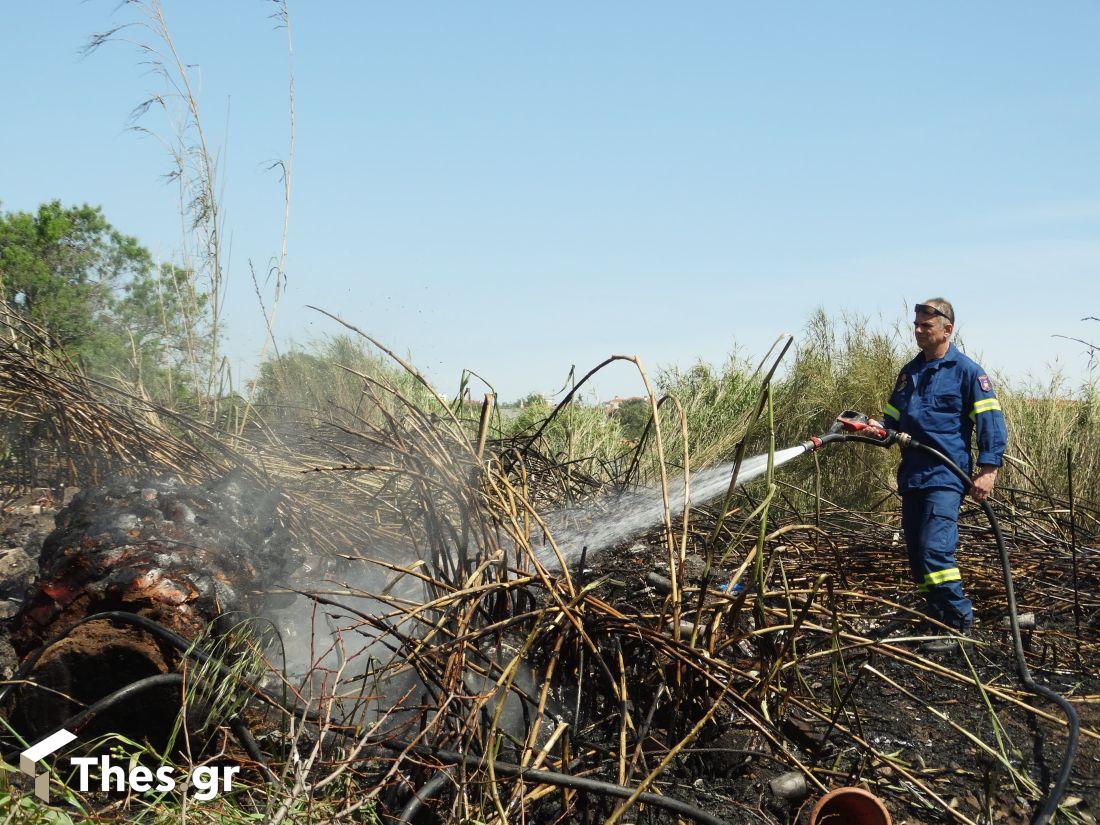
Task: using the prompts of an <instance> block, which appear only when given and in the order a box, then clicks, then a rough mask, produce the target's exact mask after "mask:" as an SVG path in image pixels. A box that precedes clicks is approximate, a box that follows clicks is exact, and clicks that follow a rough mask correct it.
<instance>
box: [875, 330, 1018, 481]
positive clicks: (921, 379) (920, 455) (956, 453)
mask: <svg viewBox="0 0 1100 825" xmlns="http://www.w3.org/2000/svg"><path fill="white" fill-rule="evenodd" d="M885 424H886V427H887V428H888V429H892V430H901V431H902V432H906V433H909V434H910V435H911V436H913V437H914V438H916V439H917V440H918V441H921V442H924V443H925V444H928V445H929V446H931V447H935V448H937V449H938V450H940V451H941V452H943V453H945V454H946V455H947V456H948V457H950V458H951V460H952V461H954V462H955V463H956V464H958V465H959V466H960V467H961V468H962V469H964V470H967V471H968V472H969V473H971V474H973V472H974V464H973V461H972V457H971V453H970V440H971V436H972V434H973V433H974V432H975V431H977V436H978V439H977V440H978V464H991V465H993V466H995V467H1000V466H1001V457H1002V456H1003V455H1004V451H1005V447H1006V446H1007V444H1008V430H1007V428H1006V427H1005V419H1004V414H1003V413H1002V412H1001V402H1000V401H998V400H997V396H996V395H995V394H994V392H993V384H992V383H991V382H990V380H989V377H988V376H987V375H986V373H985V370H983V369H982V368H981V367H980V366H979V365H978V364H977V363H976V362H975V361H973V360H972V359H970V358H967V357H966V356H965V355H963V354H962V353H961V352H959V351H958V349H956V348H955V345H954V344H951V345H949V346H948V348H947V354H946V355H944V357H943V358H939V359H937V360H935V361H925V359H924V353H923V352H922V353H920V354H918V355H917V357H916V358H914V359H913V360H912V361H910V362H909V363H908V364H906V365H905V366H904V367H902V370H901V372H899V373H898V379H897V382H896V383H895V384H894V391H893V392H892V393H891V394H890V400H889V401H888V402H887V404H886V411H885ZM929 488H947V489H956V490H959V491H963V484H962V482H961V481H959V479H958V478H956V476H955V475H954V473H952V472H951V471H950V470H949V469H948V468H947V467H946V466H944V464H943V462H941V461H940V460H939V459H937V458H936V457H935V456H931V455H928V454H927V453H925V452H924V451H922V450H903V451H902V459H901V466H900V467H899V468H898V490H899V491H900V492H902V493H904V492H906V491H907V490H915V489H929Z"/></svg>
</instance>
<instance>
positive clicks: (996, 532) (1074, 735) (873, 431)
mask: <svg viewBox="0 0 1100 825" xmlns="http://www.w3.org/2000/svg"><path fill="white" fill-rule="evenodd" d="M839 442H861V443H863V444H873V445H874V446H876V447H891V446H893V445H894V444H897V445H898V446H899V447H900V448H902V449H910V450H921V451H923V452H925V453H928V454H929V455H933V456H935V457H936V458H938V459H939V460H940V461H942V462H943V463H944V465H945V466H946V467H947V468H948V469H949V470H951V472H952V473H954V474H955V476H956V477H957V478H958V479H959V480H960V481H961V482H962V483H963V488H964V489H965V490H969V489H970V487H971V486H972V485H973V482H972V481H971V479H970V476H969V475H967V474H966V473H965V472H963V470H962V468H961V467H959V465H958V464H956V463H955V462H954V461H952V460H951V459H950V458H948V457H947V455H945V454H944V453H943V451H941V450H939V449H937V448H936V447H933V446H931V445H929V444H924V443H922V442H920V441H918V440H917V439H915V438H913V436H911V435H909V434H908V433H904V432H899V431H897V430H888V429H886V428H885V427H882V426H881V425H879V424H877V423H875V422H872V421H871V420H870V419H869V418H868V417H867V416H866V415H864V414H863V413H860V412H856V411H855V410H845V411H844V412H842V413H841V414H840V415H838V416H837V417H836V420H835V421H834V422H833V425H832V426H831V427H830V428H829V429H828V431H826V432H825V433H823V434H822V435H820V436H814V437H813V438H810V439H808V440H806V441H803V442H802V443H801V444H800V445H799V446H800V447H801V448H802V449H803V450H804V451H805V452H808V453H809V452H814V451H816V450H820V449H822V448H823V447H826V446H828V445H829V444H835V443H839ZM981 508H982V511H983V512H984V513H985V516H986V518H987V519H988V520H989V526H990V528H991V529H992V530H993V537H994V539H995V540H996V542H997V549H998V551H999V552H1000V556H1001V569H1002V571H1003V573H1004V583H1005V593H1006V595H1007V597H1008V622H1009V628H1010V629H1011V631H1012V646H1013V649H1014V652H1015V655H1016V672H1017V676H1018V677H1019V679H1020V683H1021V684H1022V685H1023V686H1024V687H1025V688H1027V689H1028V690H1029V691H1031V692H1032V693H1034V694H1035V695H1036V696H1041V697H1043V698H1045V699H1049V700H1050V701H1052V702H1055V703H1056V704H1058V706H1059V707H1061V709H1062V711H1063V712H1064V713H1065V715H1066V724H1067V726H1068V728H1069V737H1068V740H1067V742H1066V756H1065V760H1064V761H1063V762H1062V768H1061V770H1060V771H1059V773H1058V779H1057V780H1056V781H1055V783H1054V786H1053V787H1052V788H1051V790H1050V793H1048V794H1047V796H1046V797H1045V798H1044V799H1043V800H1042V803H1041V804H1040V806H1039V809H1038V812H1037V813H1036V815H1035V818H1034V819H1032V825H1046V823H1048V822H1049V821H1050V819H1051V817H1052V816H1053V815H1054V813H1055V811H1056V810H1057V809H1058V803H1059V802H1060V801H1061V799H1062V796H1063V795H1064V794H1065V792H1066V785H1067V784H1068V783H1069V776H1070V772H1071V771H1072V770H1073V760H1074V757H1075V755H1076V753H1077V739H1078V737H1079V735H1080V723H1079V722H1078V720H1077V711H1076V710H1074V708H1073V705H1071V704H1070V703H1069V702H1068V701H1067V700H1066V698H1065V697H1063V696H1061V695H1059V694H1058V693H1055V692H1054V691H1053V690H1051V689H1050V688H1048V687H1046V686H1045V685H1041V684H1039V683H1038V682H1036V681H1035V680H1034V679H1032V677H1031V671H1030V670H1029V669H1028V666H1027V659H1026V658H1025V657H1024V645H1023V640H1022V639H1021V637H1020V620H1019V616H1018V615H1017V612H1016V591H1015V587H1014V586H1013V582H1012V566H1011V564H1010V562H1009V558H1008V549H1007V548H1006V547H1005V542H1004V536H1003V535H1002V534H1001V525H1000V522H998V521H997V516H996V515H995V514H994V512H993V507H992V506H991V505H990V504H989V502H988V501H982V502H981Z"/></svg>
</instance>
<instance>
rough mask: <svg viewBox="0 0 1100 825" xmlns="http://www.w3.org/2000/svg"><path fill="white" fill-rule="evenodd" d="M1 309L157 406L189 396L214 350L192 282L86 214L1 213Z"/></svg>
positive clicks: (45, 207) (50, 210)
mask: <svg viewBox="0 0 1100 825" xmlns="http://www.w3.org/2000/svg"><path fill="white" fill-rule="evenodd" d="M0 300H3V301H5V302H6V303H7V304H8V305H9V307H14V310H15V313H16V314H17V315H19V316H22V317H24V318H25V319H26V320H27V321H28V322H31V323H33V324H35V325H36V326H38V327H40V328H41V329H42V330H44V331H45V333H46V335H47V337H48V341H49V343H50V345H52V346H56V347H59V348H63V349H64V350H65V352H66V353H67V354H68V355H69V357H70V358H72V359H74V360H75V361H76V362H77V363H78V364H79V365H80V366H81V367H82V368H83V369H84V370H85V371H86V372H88V373H89V374H91V375H93V376H96V377H98V378H103V379H107V380H118V381H121V382H124V383H126V384H128V385H130V386H136V387H139V388H141V390H142V391H143V392H146V393H148V394H149V395H151V396H154V397H158V398H161V399H163V400H179V399H180V397H181V396H186V395H188V394H191V393H193V391H194V387H195V385H196V384H195V382H194V380H193V379H194V376H195V374H196V370H195V367H196V366H197V365H198V364H200V363H203V356H204V353H208V352H209V350H210V346H211V340H210V334H209V329H208V325H207V323H206V306H207V303H208V296H206V295H204V294H203V293H202V292H201V291H200V290H196V289H195V287H194V283H193V280H192V277H191V272H190V271H189V270H187V269H185V268H183V267H179V266H176V265H174V264H171V263H168V262H159V261H156V260H155V259H154V258H153V256H152V254H150V252H149V250H148V249H146V248H145V247H144V246H142V245H141V243H139V242H138V240H137V239H136V238H134V237H132V236H129V235H126V234H124V233H122V232H120V231H119V230H118V229H116V228H115V227H113V226H112V225H111V224H110V222H109V221H108V220H107V219H106V217H105V216H104V215H103V212H102V210H101V209H100V208H99V207H94V206H89V205H87V204H85V205H82V206H63V205H62V204H61V202H60V201H51V202H49V203H44V204H42V205H41V206H39V207H38V209H37V210H36V211H34V212H22V211H16V212H2V213H0Z"/></svg>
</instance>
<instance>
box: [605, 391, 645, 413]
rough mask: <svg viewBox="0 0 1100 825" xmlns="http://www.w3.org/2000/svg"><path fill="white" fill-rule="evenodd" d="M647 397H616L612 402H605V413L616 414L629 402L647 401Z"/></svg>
mask: <svg viewBox="0 0 1100 825" xmlns="http://www.w3.org/2000/svg"><path fill="white" fill-rule="evenodd" d="M645 400H646V399H645V397H644V396H641V395H632V396H630V397H629V398H620V397H619V396H617V395H616V396H615V397H614V398H612V399H611V400H610V401H605V402H604V405H603V409H604V412H606V413H609V414H610V413H615V412H618V411H619V407H621V406H622V405H623V404H625V403H626V402H627V401H645Z"/></svg>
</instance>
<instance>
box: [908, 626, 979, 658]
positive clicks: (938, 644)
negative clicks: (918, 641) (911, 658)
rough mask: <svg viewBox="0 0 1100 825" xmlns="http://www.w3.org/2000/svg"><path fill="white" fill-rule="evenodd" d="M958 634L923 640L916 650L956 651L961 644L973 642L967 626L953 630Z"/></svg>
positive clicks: (929, 651) (924, 651)
mask: <svg viewBox="0 0 1100 825" xmlns="http://www.w3.org/2000/svg"><path fill="white" fill-rule="evenodd" d="M955 632H956V633H957V634H958V635H956V636H948V637H946V638H943V639H932V640H931V641H928V642H925V643H924V644H922V645H921V646H920V647H918V648H917V650H918V651H919V652H921V653H933V654H938V653H957V652H959V651H960V650H961V646H962V645H972V644H974V637H973V635H972V634H971V632H970V628H969V627H964V628H962V629H961V630H957V631H955Z"/></svg>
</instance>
